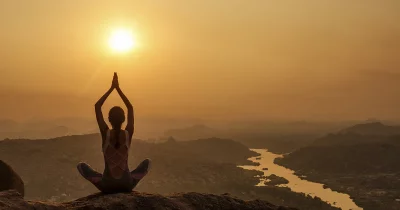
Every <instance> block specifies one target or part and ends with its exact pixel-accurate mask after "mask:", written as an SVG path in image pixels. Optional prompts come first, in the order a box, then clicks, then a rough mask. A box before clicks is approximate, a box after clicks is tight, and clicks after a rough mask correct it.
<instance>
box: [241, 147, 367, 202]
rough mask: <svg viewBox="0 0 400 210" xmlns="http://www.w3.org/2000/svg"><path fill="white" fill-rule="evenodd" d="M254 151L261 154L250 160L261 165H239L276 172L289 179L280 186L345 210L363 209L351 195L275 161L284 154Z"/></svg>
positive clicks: (261, 150) (248, 168)
mask: <svg viewBox="0 0 400 210" xmlns="http://www.w3.org/2000/svg"><path fill="white" fill-rule="evenodd" d="M251 150H252V151H254V152H257V153H259V154H260V156H258V157H252V158H250V159H249V160H250V161H253V162H255V163H259V164H260V165H259V166H239V167H241V168H244V169H247V170H257V171H261V172H263V173H264V176H269V175H271V174H275V175H276V176H279V177H283V178H285V179H287V180H288V181H289V183H288V184H283V185H279V187H288V188H290V189H291V190H292V191H293V192H297V193H304V194H307V195H310V196H313V197H314V196H316V197H319V198H320V199H321V200H323V201H325V202H326V203H328V204H330V205H332V206H334V207H338V208H341V209H343V210H362V208H361V207H358V206H357V205H356V204H355V203H354V201H353V200H352V199H351V198H350V196H349V195H347V194H344V193H339V192H336V191H332V190H331V189H329V188H326V189H324V187H323V185H322V184H320V183H315V182H310V181H307V180H304V179H301V178H300V177H298V176H297V175H295V174H294V171H292V170H290V169H287V168H285V167H283V166H280V165H277V164H275V163H274V160H275V158H278V157H282V155H277V154H274V153H271V152H268V150H266V149H251ZM263 168H268V170H263ZM265 181H268V180H265V179H263V178H260V183H259V184H257V186H265V185H264V182H265Z"/></svg>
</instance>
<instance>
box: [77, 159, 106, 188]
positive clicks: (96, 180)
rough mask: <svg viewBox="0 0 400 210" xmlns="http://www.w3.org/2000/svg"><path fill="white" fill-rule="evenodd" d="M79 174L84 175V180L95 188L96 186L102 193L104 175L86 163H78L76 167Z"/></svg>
mask: <svg viewBox="0 0 400 210" xmlns="http://www.w3.org/2000/svg"><path fill="white" fill-rule="evenodd" d="M76 167H77V169H78V171H79V173H80V174H81V175H82V177H83V178H85V179H86V180H88V181H89V182H91V183H92V184H93V185H94V186H96V187H97V188H98V189H99V190H100V191H101V188H102V187H101V186H100V183H101V179H102V178H103V175H102V174H101V173H99V172H97V171H95V170H94V169H93V168H92V167H90V165H88V164H86V163H78V165H77V166H76Z"/></svg>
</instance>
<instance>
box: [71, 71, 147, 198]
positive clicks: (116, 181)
mask: <svg viewBox="0 0 400 210" xmlns="http://www.w3.org/2000/svg"><path fill="white" fill-rule="evenodd" d="M114 89H116V90H117V92H118V94H119V95H120V97H121V98H122V100H123V101H124V103H125V105H126V107H127V109H128V115H127V117H128V120H127V125H126V127H125V130H122V129H121V126H122V123H123V122H124V121H125V114H124V110H123V109H122V108H121V107H118V106H115V107H113V108H111V110H110V112H109V114H108V120H109V121H110V124H111V126H112V129H111V130H110V129H109V128H108V125H107V124H106V122H105V121H104V118H103V113H102V111H101V107H102V105H103V104H104V101H105V100H106V99H107V97H108V96H109V95H110V93H111V92H112V91H113V90H114ZM95 110H96V119H97V123H98V125H99V128H100V133H101V137H102V148H103V155H104V163H105V168H104V173H103V174H101V173H99V172H97V171H95V170H93V169H92V168H91V167H90V166H89V165H88V164H86V163H79V164H78V166H77V168H78V171H79V173H80V174H81V175H82V176H83V177H84V178H85V179H87V180H88V181H90V182H91V183H92V184H93V185H94V186H96V187H97V189H99V190H100V191H101V192H103V193H119V192H131V191H132V189H133V188H134V187H135V186H136V185H137V183H138V182H139V181H140V180H141V179H142V178H143V177H144V176H145V175H146V174H147V173H148V171H149V168H150V160H149V159H146V160H144V161H143V162H142V163H140V164H139V166H138V167H137V168H136V169H135V170H133V171H131V172H130V171H129V168H128V154H129V149H130V145H131V139H132V136H133V131H134V128H133V125H134V119H133V106H132V104H131V103H130V102H129V100H128V98H127V97H126V96H125V95H124V93H122V90H121V89H120V87H119V84H118V76H117V74H116V73H114V78H113V82H112V85H111V88H110V89H109V90H108V91H107V92H106V93H105V94H104V95H103V96H102V97H101V98H100V99H99V101H98V102H97V103H96V105H95Z"/></svg>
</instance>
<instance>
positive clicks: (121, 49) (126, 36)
mask: <svg viewBox="0 0 400 210" xmlns="http://www.w3.org/2000/svg"><path fill="white" fill-rule="evenodd" d="M108 44H109V46H110V48H111V49H112V50H113V51H114V52H118V53H125V52H129V51H131V50H133V49H135V48H136V47H137V41H136V37H135V36H134V34H133V33H132V31H131V30H128V29H116V30H114V31H113V32H112V33H111V36H110V39H109V40H108Z"/></svg>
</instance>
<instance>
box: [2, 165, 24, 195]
mask: <svg viewBox="0 0 400 210" xmlns="http://www.w3.org/2000/svg"><path fill="white" fill-rule="evenodd" d="M4 190H16V191H17V192H19V193H20V194H21V195H22V196H24V182H23V181H22V179H21V177H20V176H19V175H18V174H17V173H16V172H15V171H14V170H13V169H12V168H11V167H10V166H9V165H8V164H7V163H5V162H3V161H2V160H0V191H4Z"/></svg>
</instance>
